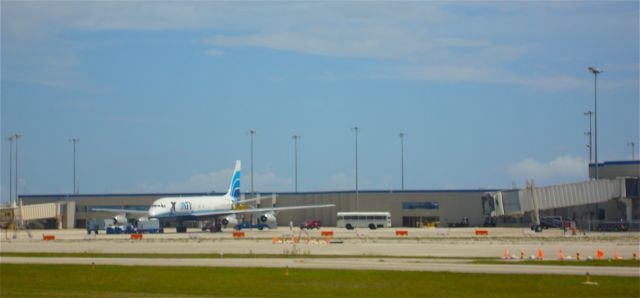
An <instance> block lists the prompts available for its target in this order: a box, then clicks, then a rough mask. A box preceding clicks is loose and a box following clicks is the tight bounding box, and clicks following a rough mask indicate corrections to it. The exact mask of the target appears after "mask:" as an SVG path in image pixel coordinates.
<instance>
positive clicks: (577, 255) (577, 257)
mask: <svg viewBox="0 0 640 298" xmlns="http://www.w3.org/2000/svg"><path fill="white" fill-rule="evenodd" d="M576 261H580V252H579V251H577V252H576Z"/></svg>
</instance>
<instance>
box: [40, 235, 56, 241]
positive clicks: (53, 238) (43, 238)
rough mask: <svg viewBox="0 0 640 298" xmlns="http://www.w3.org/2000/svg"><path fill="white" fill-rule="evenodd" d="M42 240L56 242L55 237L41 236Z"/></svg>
mask: <svg viewBox="0 0 640 298" xmlns="http://www.w3.org/2000/svg"><path fill="white" fill-rule="evenodd" d="M42 240H56V236H54V235H45V234H42Z"/></svg>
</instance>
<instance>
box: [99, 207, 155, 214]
mask: <svg viewBox="0 0 640 298" xmlns="http://www.w3.org/2000/svg"><path fill="white" fill-rule="evenodd" d="M91 211H101V212H113V213H129V214H142V215H147V214H148V213H149V212H148V211H146V210H134V209H110V208H91Z"/></svg>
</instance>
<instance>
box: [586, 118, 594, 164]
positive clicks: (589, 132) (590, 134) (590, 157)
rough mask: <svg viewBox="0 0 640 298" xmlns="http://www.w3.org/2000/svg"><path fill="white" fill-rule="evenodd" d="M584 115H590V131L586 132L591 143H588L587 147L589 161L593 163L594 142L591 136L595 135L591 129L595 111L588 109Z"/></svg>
mask: <svg viewBox="0 0 640 298" xmlns="http://www.w3.org/2000/svg"><path fill="white" fill-rule="evenodd" d="M584 115H585V116H587V117H589V131H588V132H585V133H584V134H585V135H587V136H588V137H589V144H588V145H587V148H589V163H591V162H592V161H593V158H592V155H591V149H593V143H592V142H591V137H592V135H593V134H592V133H591V129H592V127H593V125H591V117H593V112H592V111H586V112H584Z"/></svg>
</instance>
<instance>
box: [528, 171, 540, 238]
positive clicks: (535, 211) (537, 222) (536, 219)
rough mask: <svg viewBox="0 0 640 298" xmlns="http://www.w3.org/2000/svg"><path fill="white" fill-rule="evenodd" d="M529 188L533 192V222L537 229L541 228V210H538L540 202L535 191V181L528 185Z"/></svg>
mask: <svg viewBox="0 0 640 298" xmlns="http://www.w3.org/2000/svg"><path fill="white" fill-rule="evenodd" d="M527 188H528V189H529V191H531V200H533V222H534V223H535V226H536V227H539V226H540V208H538V200H536V194H535V191H534V188H535V185H534V182H533V179H531V181H529V182H528V183H527Z"/></svg>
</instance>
